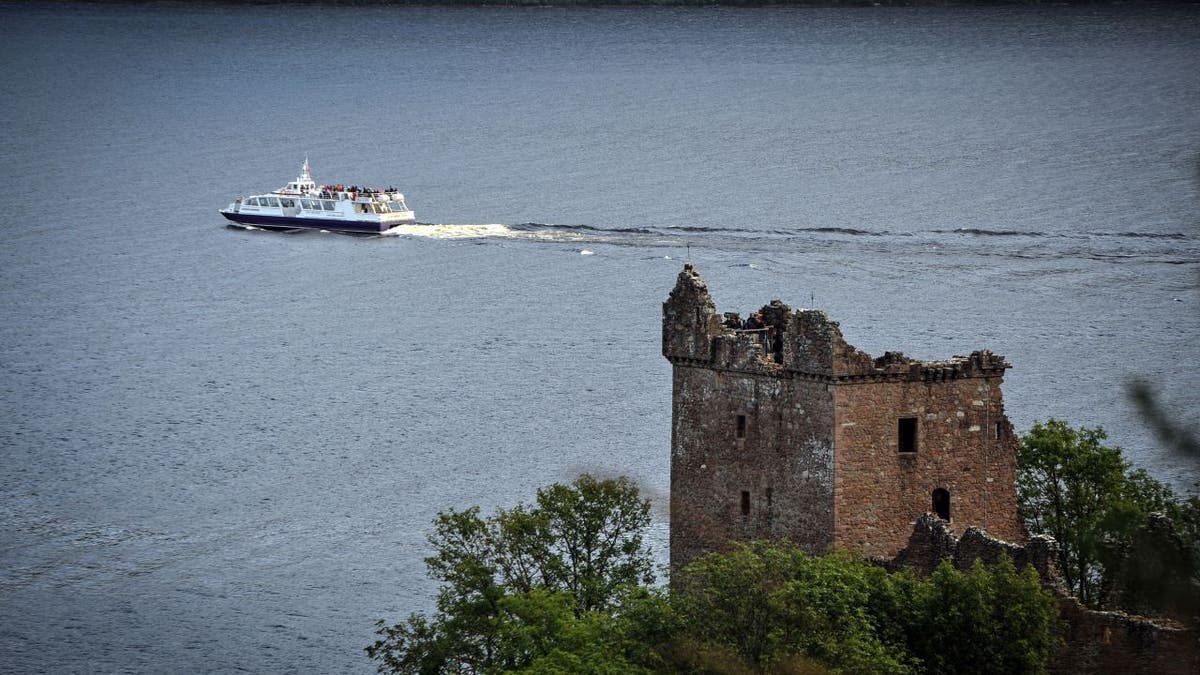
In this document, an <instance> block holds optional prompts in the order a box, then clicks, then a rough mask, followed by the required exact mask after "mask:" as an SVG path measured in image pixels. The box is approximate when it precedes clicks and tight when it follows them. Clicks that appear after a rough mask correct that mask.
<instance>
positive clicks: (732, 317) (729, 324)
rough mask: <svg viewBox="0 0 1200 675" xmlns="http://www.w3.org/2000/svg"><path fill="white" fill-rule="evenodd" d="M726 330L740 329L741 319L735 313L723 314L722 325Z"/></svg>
mask: <svg viewBox="0 0 1200 675" xmlns="http://www.w3.org/2000/svg"><path fill="white" fill-rule="evenodd" d="M722 325H724V326H725V327H726V328H732V329H734V330H740V329H741V327H742V319H741V317H739V316H738V314H737V312H725V322H724V323H723V324H722Z"/></svg>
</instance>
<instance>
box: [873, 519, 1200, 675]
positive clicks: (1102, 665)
mask: <svg viewBox="0 0 1200 675" xmlns="http://www.w3.org/2000/svg"><path fill="white" fill-rule="evenodd" d="M1055 548H1056V543H1055V541H1054V540H1053V539H1051V538H1049V537H1042V536H1035V537H1031V538H1030V540H1029V542H1028V543H1027V544H1026V545H1024V546H1022V545H1019V544H1013V543H1010V542H1006V541H1002V540H999V539H995V538H993V537H991V536H989V535H988V534H987V533H986V532H984V531H982V530H980V529H978V528H971V529H969V530H967V532H966V533H965V534H964V535H963V536H962V537H961V538H956V537H955V536H954V534H953V533H951V532H950V529H949V528H948V527H947V526H946V523H945V522H944V521H942V520H941V519H939V518H936V517H934V516H932V515H929V514H926V515H925V516H922V517H921V518H920V519H918V521H917V523H916V525H915V526H914V527H913V531H912V534H911V536H910V537H909V540H908V544H907V546H906V547H905V548H904V549H903V550H901V551H900V553H899V554H898V555H897V556H896V557H895V558H894V559H892V560H891V561H889V562H887V567H888V568H889V569H891V570H893V571H895V570H897V569H901V568H909V569H914V570H916V571H918V572H919V573H921V574H926V575H927V574H930V573H932V572H933V570H934V569H935V568H936V567H937V566H938V564H940V563H941V562H942V561H943V560H949V561H951V563H952V564H953V565H954V566H955V567H956V568H958V569H960V570H966V569H968V568H970V566H971V565H972V564H973V563H974V562H975V561H976V560H982V561H983V562H984V563H985V564H989V565H990V564H995V563H996V562H997V561H998V560H999V559H1000V556H1002V555H1007V556H1008V557H1009V558H1011V559H1012V561H1013V563H1014V564H1015V565H1016V566H1017V568H1018V569H1021V568H1023V567H1024V566H1026V565H1032V566H1033V568H1034V569H1035V570H1037V573H1038V576H1040V577H1041V578H1042V583H1043V584H1044V585H1045V586H1046V587H1047V588H1050V589H1051V590H1052V591H1053V592H1054V594H1055V596H1056V597H1057V598H1058V604H1059V610H1060V612H1061V616H1062V619H1063V621H1064V625H1065V632H1064V634H1063V639H1064V644H1063V646H1062V648H1060V649H1059V651H1058V653H1057V654H1056V655H1055V657H1054V658H1053V659H1052V660H1051V663H1050V671H1051V672H1052V673H1057V674H1060V675H1102V674H1106V673H1122V674H1124V673H1132V674H1137V675H1191V674H1193V673H1197V672H1200V642H1198V640H1200V635H1197V633H1196V631H1195V630H1194V629H1188V628H1185V627H1183V626H1181V625H1179V624H1177V623H1175V622H1172V621H1168V620H1159V619H1151V618H1147V617H1141V616H1133V615H1130V614H1126V613H1124V612H1102V611H1096V610H1092V609H1088V608H1087V607H1085V606H1083V604H1082V603H1080V602H1079V600H1078V599H1076V598H1074V597H1071V596H1070V595H1068V594H1067V593H1066V591H1065V590H1064V589H1063V586H1062V583H1061V579H1060V578H1059V576H1058V572H1057V570H1056V569H1055V567H1054V562H1053V561H1054V555H1055Z"/></svg>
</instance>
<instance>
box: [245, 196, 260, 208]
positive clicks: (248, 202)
mask: <svg viewBox="0 0 1200 675" xmlns="http://www.w3.org/2000/svg"><path fill="white" fill-rule="evenodd" d="M246 206H258V197H251V198H249V199H247V200H246Z"/></svg>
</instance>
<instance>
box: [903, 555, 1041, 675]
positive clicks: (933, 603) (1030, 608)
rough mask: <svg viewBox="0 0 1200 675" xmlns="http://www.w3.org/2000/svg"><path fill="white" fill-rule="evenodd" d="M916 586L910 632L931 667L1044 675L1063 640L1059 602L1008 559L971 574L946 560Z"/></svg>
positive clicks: (977, 566) (1028, 570) (1034, 575)
mask: <svg viewBox="0 0 1200 675" xmlns="http://www.w3.org/2000/svg"><path fill="white" fill-rule="evenodd" d="M916 591H917V593H916V598H915V600H914V605H913V609H914V611H913V613H912V617H913V619H914V620H913V621H912V623H910V624H909V634H910V642H911V645H912V649H913V651H914V653H915V655H916V656H917V657H919V658H920V659H921V660H922V661H923V662H924V664H925V671H926V672H930V673H966V672H970V673H977V674H979V675H987V674H990V673H995V674H996V675H1002V674H1004V673H1030V674H1037V673H1045V672H1046V669H1047V664H1048V662H1049V659H1050V657H1051V656H1052V655H1053V654H1054V652H1055V650H1057V649H1058V647H1059V646H1060V644H1061V642H1060V638H1059V634H1060V632H1061V626H1060V621H1059V618H1058V605H1057V602H1056V601H1055V599H1054V598H1053V596H1051V595H1050V594H1049V593H1048V592H1047V591H1046V590H1045V589H1043V588H1042V585H1041V579H1039V578H1038V575H1037V572H1036V571H1034V570H1033V568H1032V567H1026V568H1025V569H1024V571H1023V572H1018V571H1017V570H1016V568H1015V567H1014V566H1013V563H1012V560H1010V559H1009V558H1008V556H1003V557H1001V559H1000V562H999V563H997V564H996V565H993V566H991V567H985V566H984V565H983V563H982V562H980V561H979V560H976V561H975V563H974V564H973V565H972V566H971V569H970V570H969V571H967V572H960V571H958V570H957V569H955V568H954V567H953V566H952V565H951V564H950V563H949V562H948V561H943V562H942V563H941V564H940V565H939V566H938V568H937V569H936V570H935V571H934V573H933V574H932V575H931V576H930V577H929V579H928V580H925V581H924V582H922V583H920V584H918V586H917V589H916Z"/></svg>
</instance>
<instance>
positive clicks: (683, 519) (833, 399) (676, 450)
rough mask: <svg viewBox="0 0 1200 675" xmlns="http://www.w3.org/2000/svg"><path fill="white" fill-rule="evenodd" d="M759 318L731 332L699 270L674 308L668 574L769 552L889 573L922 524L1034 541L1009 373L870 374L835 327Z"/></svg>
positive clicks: (938, 364)
mask: <svg viewBox="0 0 1200 675" xmlns="http://www.w3.org/2000/svg"><path fill="white" fill-rule="evenodd" d="M761 314H762V321H763V323H764V324H766V327H765V328H762V329H755V330H743V329H736V328H731V327H727V326H726V325H724V322H723V321H722V318H721V315H719V314H718V313H717V309H716V306H715V305H714V304H713V300H712V297H711V296H710V295H709V293H708V288H707V287H706V286H705V284H704V281H703V280H701V278H700V275H699V273H698V272H696V270H695V269H694V268H693V267H692V266H691V265H690V264H689V265H685V266H684V268H683V271H682V272H680V274H679V278H678V280H677V282H676V284H675V289H674V290H673V291H671V296H670V298H669V299H668V300H667V301H666V302H665V303H663V355H664V356H665V357H667V359H668V360H669V361H670V362H671V364H672V366H673V367H672V371H673V377H672V379H673V383H672V386H673V394H672V422H671V566H672V567H673V568H677V567H680V566H682V565H685V564H687V563H688V562H689V561H690V560H691V559H692V558H694V557H696V556H698V555H701V554H703V553H706V552H709V551H715V550H720V549H722V548H724V547H725V546H726V545H727V544H728V542H729V541H731V540H750V539H767V538H770V539H778V538H787V539H789V540H791V541H792V542H794V543H797V544H799V545H800V546H802V547H803V548H805V549H806V550H808V551H809V552H811V553H824V552H825V551H826V550H827V549H829V548H830V547H831V546H836V547H841V548H847V549H852V550H857V551H860V552H862V553H864V554H866V555H875V556H887V557H890V556H893V555H895V554H896V553H897V552H898V551H899V550H900V549H902V548H903V547H904V545H905V543H906V542H907V540H908V537H909V535H910V534H911V533H912V531H913V524H914V523H915V522H916V520H917V518H919V517H920V516H921V515H922V514H925V513H934V514H936V515H937V516H938V517H940V518H942V519H943V520H945V521H947V523H948V524H949V526H950V529H951V531H952V532H955V533H957V534H960V535H961V534H962V532H963V531H965V530H966V528H968V527H971V526H977V527H981V528H983V529H985V530H987V532H988V533H990V534H991V535H993V536H995V537H998V538H1001V539H1005V540H1008V541H1021V540H1022V539H1023V531H1022V528H1021V527H1020V525H1019V522H1018V518H1017V498H1016V485H1015V484H1016V439H1015V438H1014V436H1013V433H1012V425H1011V424H1010V423H1009V421H1008V418H1007V417H1005V415H1004V400H1003V397H1002V395H1001V392H1000V384H1001V381H1002V379H1003V376H1004V370H1005V369H1006V368H1008V367H1009V364H1008V363H1006V362H1005V360H1004V358H1003V357H1001V356H997V355H995V354H992V353H991V352H988V351H977V352H974V353H972V354H971V355H970V356H965V357H964V356H955V357H953V358H950V359H947V360H945V361H935V362H927V361H915V360H912V359H909V358H907V357H905V356H904V355H903V354H900V353H894V352H887V353H885V354H884V355H883V356H882V357H879V358H877V359H872V358H871V357H870V356H869V355H868V354H865V353H863V352H861V351H859V350H857V349H855V348H854V347H852V346H851V345H849V344H847V343H846V341H845V340H844V339H842V334H841V331H840V330H839V328H838V324H837V323H836V322H833V321H830V320H829V317H828V316H826V315H825V313H824V312H821V311H817V310H808V309H800V310H794V311H793V310H792V309H790V308H789V307H788V306H787V305H785V304H783V303H781V302H779V301H773V302H772V303H771V304H769V305H767V306H765V307H763V308H762V310H761Z"/></svg>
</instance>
